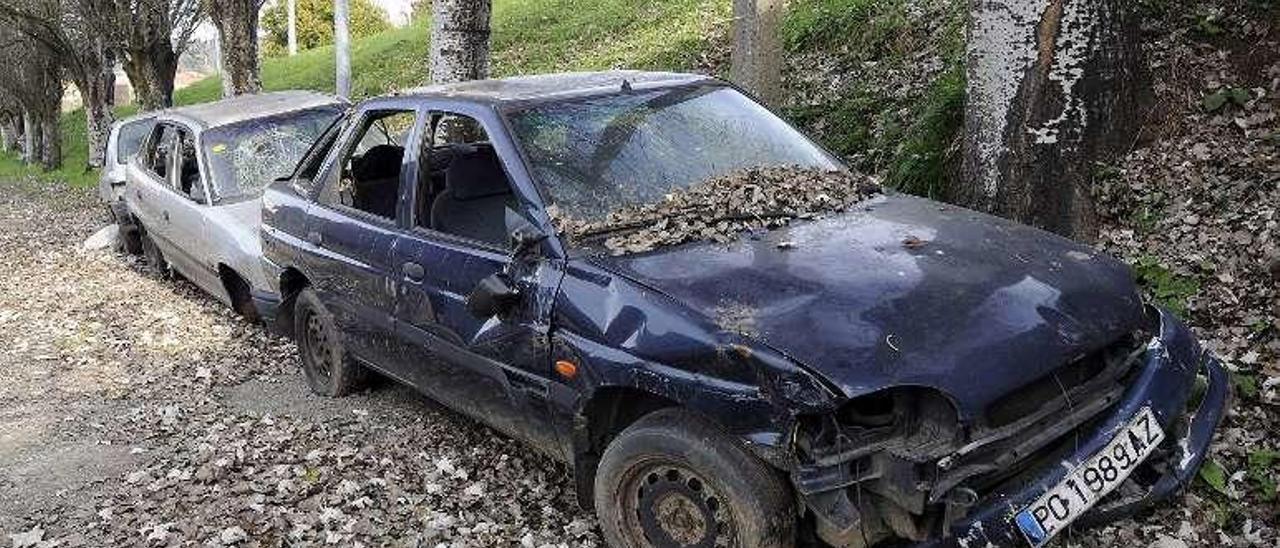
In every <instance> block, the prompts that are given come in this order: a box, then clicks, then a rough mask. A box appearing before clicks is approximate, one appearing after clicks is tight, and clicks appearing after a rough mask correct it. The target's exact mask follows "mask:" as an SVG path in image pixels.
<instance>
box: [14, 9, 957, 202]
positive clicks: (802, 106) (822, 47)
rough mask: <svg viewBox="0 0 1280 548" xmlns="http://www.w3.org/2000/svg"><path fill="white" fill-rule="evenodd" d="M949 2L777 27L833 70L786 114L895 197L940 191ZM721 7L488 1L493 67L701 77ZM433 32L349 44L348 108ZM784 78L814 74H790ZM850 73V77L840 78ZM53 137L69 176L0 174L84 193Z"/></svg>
mask: <svg viewBox="0 0 1280 548" xmlns="http://www.w3.org/2000/svg"><path fill="white" fill-rule="evenodd" d="M947 1H948V0H793V1H792V3H791V8H790V10H789V12H788V14H787V16H786V18H785V20H784V23H783V29H782V34H783V38H784V41H785V44H786V46H787V49H788V55H790V56H795V57H804V56H808V57H810V58H816V59H821V60H824V61H829V63H828V68H827V69H826V70H828V71H834V72H826V73H823V72H819V73H817V74H816V75H815V76H816V78H811V80H812V85H813V86H814V87H811V88H807V89H806V88H804V87H793V88H790V89H788V90H787V91H788V92H789V93H790V94H791V95H792V99H799V100H797V101H792V103H793V104H792V105H791V106H789V107H788V108H786V110H785V112H786V114H787V115H788V116H789V117H790V118H792V119H793V120H795V121H797V122H798V123H799V124H800V125H801V126H802V127H805V128H806V129H808V130H809V131H810V132H811V133H813V134H814V135H815V136H816V137H818V138H819V139H820V140H821V141H822V142H823V143H824V144H826V145H827V146H828V147H829V148H831V149H832V150H834V151H835V152H837V153H839V154H841V155H844V156H846V157H847V158H849V159H850V161H851V162H852V163H853V165H854V166H855V167H858V168H860V169H862V170H864V171H867V172H873V173H879V174H882V175H883V176H884V177H885V180H886V182H888V183H889V184H891V185H893V186H896V187H899V188H902V189H904V190H908V191H911V192H915V193H918V194H925V195H933V196H940V195H942V194H944V192H945V188H944V185H943V184H942V182H943V181H945V179H946V177H947V168H948V164H947V162H948V159H947V158H946V151H947V149H948V147H949V146H950V144H951V142H952V141H953V140H954V137H955V134H956V130H957V128H958V127H959V123H960V114H961V107H962V105H963V96H964V73H963V70H961V67H960V65H959V53H960V52H961V51H962V50H963V32H962V26H961V25H960V24H959V21H960V20H962V18H956V17H951V16H947V17H944V18H943V19H944V21H942V22H940V23H937V24H936V29H935V30H930V31H925V32H926V34H924V35H922V34H921V31H919V30H918V29H917V27H920V26H922V25H921V22H920V21H919V19H920V17H921V16H920V15H918V14H916V15H912V14H911V12H910V10H912V9H913V7H912V6H915V5H918V4H920V3H921V2H924V3H932V5H937V4H939V3H942V4H945V3H946V2H947ZM730 2H731V0H662V1H653V0H495V1H494V12H493V26H494V29H493V40H494V43H493V70H494V73H495V74H497V75H499V76H501V75H510V74H532V73H540V72H555V71H564V70H589V69H607V68H612V67H627V68H648V69H671V70H681V69H686V70H687V69H690V68H699V69H705V68H706V65H708V61H707V60H706V59H707V57H708V56H710V57H712V58H715V57H717V55H716V52H720V53H723V51H724V50H725V41H726V40H727V37H728V29H729V26H730V16H731V10H730ZM956 4H957V5H958V4H959V3H958V2H957V3H956ZM429 28H430V25H429V23H428V22H427V21H419V22H416V23H414V24H412V25H410V26H408V27H406V28H402V29H395V30H391V31H387V32H384V33H381V34H378V35H374V36H370V37H367V38H365V39H362V40H358V41H356V42H355V43H354V44H353V51H352V61H353V65H354V70H353V74H354V78H355V80H354V82H353V85H352V89H353V95H354V98H355V99H360V98H364V97H368V96H371V95H378V94H382V93H387V92H390V91H394V90H397V89H406V88H410V87H414V86H419V85H422V84H424V83H425V82H426V80H427V56H428V51H427V47H428V44H429V40H430V38H429ZM939 37H940V38H939ZM924 40H933V41H937V42H939V43H938V44H937V45H936V46H934V47H933V48H932V50H934V51H936V52H937V54H938V55H939V56H940V57H941V58H942V61H943V64H944V68H943V69H942V70H941V71H940V73H939V74H938V75H937V76H936V77H933V78H932V79H931V80H929V81H928V82H927V85H926V86H925V87H924V89H922V90H918V91H917V92H914V93H906V94H904V93H901V92H900V90H895V89H890V88H892V87H894V86H895V85H896V84H895V83H894V82H893V81H891V80H888V79H885V78H882V77H881V76H883V75H885V74H893V73H894V72H895V71H897V72H904V71H906V72H910V71H912V70H913V67H912V66H911V63H912V62H913V61H912V60H913V59H914V58H915V57H916V56H917V54H918V53H919V50H920V48H921V46H920V42H921V41H924ZM720 56H723V55H720ZM868 62H871V63H872V64H873V65H875V66H876V67H878V68H876V69H873V70H871V71H867V70H866V69H864V68H863V67H865V66H867V63H868ZM710 64H712V65H714V64H715V63H714V62H712V63H710ZM789 70H790V71H792V72H793V73H794V72H796V71H807V70H810V68H809V67H806V66H794V64H793V66H791V67H789ZM849 74H851V75H854V76H855V77H854V78H848V77H844V78H842V76H847V75H849ZM262 79H263V85H264V87H265V88H266V89H268V90H281V89H314V90H320V91H329V90H332V89H333V79H334V67H333V48H332V47H322V48H317V49H313V50H309V51H304V52H302V53H300V54H298V55H297V56H295V57H276V58H268V59H266V60H265V61H264V63H263V67H262ZM841 80H843V83H840V84H836V83H835V82H838V81H841ZM851 80H852V81H851ZM220 93H221V82H220V81H219V79H218V78H217V77H212V78H208V79H205V80H203V81H200V82H197V83H195V84H194V85H192V86H190V87H188V88H186V89H182V90H179V91H178V92H177V93H176V94H175V95H174V101H175V102H176V103H177V104H179V105H184V104H192V103H199V102H205V101H212V100H216V99H217V98H218V97H219V95H220ZM814 97H816V98H817V99H812V98H814ZM811 99H812V100H811ZM133 112H134V109H133V108H132V107H126V108H121V109H118V110H117V113H118V114H119V115H121V116H123V115H127V114H132V113H133ZM62 127H63V142H64V145H63V146H64V154H65V156H66V161H65V162H64V166H65V167H63V168H62V169H59V170H56V171H53V172H50V173H40V172H39V171H38V170H36V169H34V168H29V167H25V166H22V165H21V164H20V163H19V162H18V161H17V160H16V159H15V158H14V157H12V156H10V155H0V177H2V176H5V175H13V174H17V173H31V174H36V175H39V176H41V177H43V178H46V179H62V180H68V181H70V182H72V183H73V184H77V185H88V184H92V183H94V182H95V181H96V180H97V173H96V172H95V171H90V170H85V169H84V167H83V166H84V165H85V158H86V154H87V146H86V143H85V135H84V114H83V112H81V111H75V112H70V113H66V114H65V115H64V116H63V119H62Z"/></svg>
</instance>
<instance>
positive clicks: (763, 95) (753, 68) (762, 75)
mask: <svg viewBox="0 0 1280 548" xmlns="http://www.w3.org/2000/svg"><path fill="white" fill-rule="evenodd" d="M782 11H783V0H733V52H732V54H731V55H730V59H729V79H730V80H732V81H733V82H734V83H736V84H738V85H739V86H742V87H743V89H746V90H747V91H749V92H751V93H752V94H754V95H755V96H756V97H758V98H759V99H761V100H762V101H764V102H765V103H767V104H777V102H778V100H779V98H780V97H781V95H782V38H781V36H779V33H778V30H779V29H778V25H779V23H780V22H781V19H782Z"/></svg>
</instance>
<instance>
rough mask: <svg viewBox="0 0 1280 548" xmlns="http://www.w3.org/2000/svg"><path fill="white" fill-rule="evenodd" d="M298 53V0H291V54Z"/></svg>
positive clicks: (291, 55)
mask: <svg viewBox="0 0 1280 548" xmlns="http://www.w3.org/2000/svg"><path fill="white" fill-rule="evenodd" d="M297 54H298V0H289V56H290V57H293V56H294V55H297Z"/></svg>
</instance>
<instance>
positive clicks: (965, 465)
mask: <svg viewBox="0 0 1280 548" xmlns="http://www.w3.org/2000/svg"><path fill="white" fill-rule="evenodd" d="M770 170H773V171H770ZM778 170H782V171H783V172H786V173H793V174H798V175H795V176H794V177H784V178H778V177H772V178H771V177H766V176H762V175H760V174H761V173H772V172H776V171H778ZM742 173H747V174H754V175H750V176H749V177H745V178H744V177H743V176H739V175H735V174H742ZM806 174H807V175H806ZM840 174H845V175H847V172H845V171H843V168H842V167H841V166H840V164H839V162H838V161H837V160H835V159H834V158H832V157H831V156H830V155H829V154H827V153H826V152H824V151H823V150H822V149H821V148H820V147H818V146H816V145H814V144H813V143H812V142H811V141H809V140H808V139H806V138H805V137H804V136H803V135H801V134H800V133H798V132H797V131H796V130H794V129H793V128H791V127H790V126H789V125H787V124H786V123H785V122H783V121H782V120H780V119H779V118H778V117H776V116H774V115H773V114H771V113H770V112H769V111H768V110H766V109H764V108H763V107H761V106H759V105H758V104H756V103H755V102H754V101H752V100H751V99H750V98H749V97H747V96H745V95H744V94H742V93H740V92H739V91H737V90H736V89H734V88H733V87H732V86H730V85H729V84H726V83H724V82H721V81H719V80H716V79H713V78H707V77H701V76H693V75H681V74H661V73H641V72H609V73H592V74H567V75H549V76H536V77H524V78H512V79H503V80H491V81H479V82H468V83H463V84H454V85H447V86H438V87H429V88H423V89H419V90H414V91H409V92H405V93H402V94H399V95H395V96H388V97H380V98H375V99H370V100H367V101H365V102H363V103H361V104H359V105H358V106H357V107H355V108H354V109H353V110H352V111H351V112H350V113H349V114H347V115H346V116H345V117H344V118H343V119H341V120H339V122H338V123H336V124H335V125H334V127H332V128H331V129H330V130H329V131H328V133H327V134H326V135H325V136H324V137H323V138H321V139H320V141H319V142H318V143H317V144H316V146H315V147H314V148H313V150H312V151H311V152H310V153H309V154H308V156H307V157H306V158H305V159H304V160H303V161H302V163H301V164H300V165H299V166H298V168H297V171H296V172H295V173H294V175H293V176H292V177H290V178H288V179H287V180H281V181H277V182H276V183H275V184H274V185H272V186H271V187H270V188H269V189H268V191H267V192H266V194H265V196H264V198H263V202H264V203H263V207H264V211H263V228H262V239H263V246H262V247H263V251H264V255H265V261H266V266H267V270H268V277H269V278H270V279H271V281H272V283H274V284H276V287H275V288H274V289H276V290H278V294H279V295H281V298H280V299H281V300H280V302H278V303H274V302H262V303H259V305H260V306H262V307H263V308H275V309H278V310H277V313H276V314H275V316H276V321H277V325H278V326H279V327H280V328H281V329H282V330H284V331H286V332H289V333H291V334H292V335H293V336H294V337H296V339H297V341H298V345H299V350H300V354H301V356H302V362H303V370H304V372H305V374H306V377H307V380H308V382H309V384H310V386H311V387H312V389H314V390H315V391H316V392H318V393H321V394H325V395H330V396H340V395H343V394H346V393H348V392H350V391H352V390H355V389H357V388H358V387H359V386H360V382H361V380H362V379H363V378H364V376H365V375H366V373H367V372H368V371H369V370H373V371H377V372H378V373H379V374H382V375H385V376H389V377H392V378H394V379H396V380H398V381H401V382H404V383H407V384H409V385H412V386H414V387H415V388H417V389H418V390H421V391H422V392H424V393H425V394H427V395H429V396H430V397H431V398H433V399H435V400H438V401H440V402H442V403H443V404H445V405H447V406H449V407H451V408H454V409H456V410H458V411H459V412H461V413H464V414H466V415H469V416H472V417H475V418H476V419H478V420H481V421H483V422H484V423H486V424H488V425H490V426H492V427H493V428H495V429H497V430H499V431H501V432H504V433H506V434H508V435H510V436H511V437H514V438H517V439H519V440H523V441H525V442H527V443H528V444H529V445H530V446H531V447H534V448H537V449H538V450H541V451H543V452H545V453H546V454H548V455H551V456H552V457H555V458H557V459H561V460H563V461H566V462H568V463H570V464H571V466H572V468H573V470H574V476H575V478H576V488H577V492H578V494H579V500H580V501H581V502H582V504H583V505H584V506H586V507H594V509H595V511H596V512H597V514H598V515H599V517H600V524H601V528H602V530H603V532H604V535H605V537H606V538H607V539H608V541H609V543H610V544H611V545H614V546H742V547H760V546H792V545H821V544H823V543H826V544H830V545H835V546H870V545H879V544H892V545H897V544H902V543H908V542H916V543H923V544H935V545H959V546H987V545H988V543H991V544H995V545H1022V544H1025V545H1031V546H1039V545H1041V544H1044V543H1045V542H1048V541H1049V540H1050V539H1051V538H1052V537H1053V536H1054V535H1055V534H1057V533H1059V532H1061V531H1063V530H1066V529H1067V528H1069V527H1071V526H1073V525H1074V526H1081V525H1083V524H1086V523H1090V522H1097V521H1102V520H1107V519H1113V518H1115V517H1117V516H1120V515H1125V514H1128V513H1132V512H1134V511H1136V510H1138V509H1141V508H1144V507H1146V506H1149V505H1151V504H1152V503H1154V502H1156V501H1158V500H1161V499H1163V498H1165V497H1167V496H1169V495H1170V494H1172V493H1175V492H1176V491H1177V490H1178V489H1179V488H1180V487H1182V486H1184V485H1185V484H1186V483H1187V482H1188V481H1190V479H1191V478H1192V477H1193V475H1194V473H1195V470H1196V469H1197V467H1198V466H1199V465H1200V463H1201V461H1202V459H1203V458H1204V455H1205V451H1206V449H1207V447H1208V445H1209V442H1210V440H1211V438H1212V435H1213V431H1214V429H1215V428H1216V425H1217V422H1218V420H1219V418H1220V417H1221V415H1222V412H1223V407H1224V405H1225V401H1226V399H1227V395H1228V389H1227V381H1226V378H1225V374H1224V372H1223V370H1222V368H1221V366H1220V365H1219V363H1218V362H1217V361H1216V360H1215V359H1214V358H1212V357H1211V356H1210V355H1209V354H1208V353H1207V352H1205V351H1204V350H1202V349H1201V347H1200V345H1199V343H1198V342H1197V341H1196V340H1195V339H1194V338H1193V336H1192V335H1191V333H1190V332H1189V331H1188V329H1187V328H1186V327H1185V326H1183V324H1182V323H1180V322H1179V321H1178V320H1177V319H1176V318H1175V317H1173V316H1172V315H1170V314H1169V313H1168V312H1167V311H1165V310H1161V309H1159V308H1155V307H1151V306H1147V305H1144V303H1143V302H1142V300H1141V299H1140V297H1139V294H1138V290H1137V288H1136V287H1135V285H1134V281H1133V278H1132V276H1131V274H1130V272H1129V271H1128V269H1127V268H1126V267H1125V266H1124V265H1123V264H1121V263H1119V262H1117V261H1115V260H1113V259H1110V258H1108V257H1106V256H1103V255H1100V254H1098V253H1096V252H1095V251H1094V250H1092V249H1091V248H1088V247H1085V246H1081V245H1078V244H1075V243H1072V242H1070V241H1068V240H1066V239H1063V238H1059V237H1056V236H1053V235H1051V234H1047V233H1045V232H1042V231H1039V230H1036V229H1033V228H1029V227H1026V226H1021V225H1018V224H1016V223H1012V222H1009V221H1005V220H1002V219H998V218H994V217H991V216H987V215H983V214H980V213H975V212H972V211H969V210H965V209H960V208H956V207H953V206H947V205H943V204H939V203H937V202H931V201H928V200H923V199H919V198H913V197H908V196H903V195H899V194H895V193H891V192H873V193H870V194H867V195H858V196H856V197H854V198H849V196H851V195H849V194H846V193H844V190H845V189H846V188H848V187H844V186H831V185H830V184H829V183H822V184H828V186H826V187H821V188H823V189H825V190H822V191H821V192H819V191H812V189H813V188H819V187H811V186H805V185H807V184H810V183H803V184H802V183H794V184H795V185H798V186H790V185H793V181H807V180H810V179H813V180H815V181H826V180H828V179H824V177H826V178H829V177H832V176H837V175H840ZM734 177H739V178H738V179H734ZM851 180H852V179H851ZM709 181H716V182H715V183H714V184H713V183H710V182H709ZM726 181H729V182H728V183H726ZM733 181H738V182H737V183H733ZM813 184H818V183H813ZM707 185H712V186H707ZM716 185H720V186H716ZM735 185H736V186H735ZM842 197H843V198H842ZM845 199H847V200H846V201H842V200H845ZM698 200H712V201H717V202H718V203H720V204H721V206H722V209H723V210H722V211H721V212H720V213H719V214H718V216H717V217H715V218H711V219H706V218H702V219H693V218H692V217H693V216H694V213H691V212H699V213H697V214H698V215H702V214H704V213H705V211H704V209H700V207H701V206H699V204H698ZM738 200H742V201H741V203H740V206H739V205H735V204H739V202H738ZM798 200H799V201H806V203H819V204H825V205H823V207H824V208H826V209H827V211H825V212H818V213H815V212H814V211H807V210H805V211H802V210H801V209H797V207H795V206H794V205H788V204H794V203H797V201H798ZM760 204H765V206H760ZM762 207H763V209H762ZM769 207H774V208H776V209H777V211H776V212H774V211H773V210H771V209H768V208H769ZM646 215H647V216H646ZM779 218H781V220H779Z"/></svg>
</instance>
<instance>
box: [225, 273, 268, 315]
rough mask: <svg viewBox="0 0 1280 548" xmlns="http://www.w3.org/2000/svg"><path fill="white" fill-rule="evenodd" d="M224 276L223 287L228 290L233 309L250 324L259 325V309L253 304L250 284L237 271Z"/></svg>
mask: <svg viewBox="0 0 1280 548" xmlns="http://www.w3.org/2000/svg"><path fill="white" fill-rule="evenodd" d="M222 276H223V282H222V286H223V287H224V288H226V290H227V298H228V299H229V300H230V301H231V308H232V309H233V310H235V311H236V313H237V314H239V315H240V316H241V317H243V318H244V319H245V320H247V321H249V322H250V323H258V320H259V319H261V318H259V317H258V307H257V306H255V305H254V304H253V291H252V289H251V288H250V287H249V282H246V281H244V278H241V277H240V275H239V274H236V273H235V271H228V272H226V273H223V274H222Z"/></svg>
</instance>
